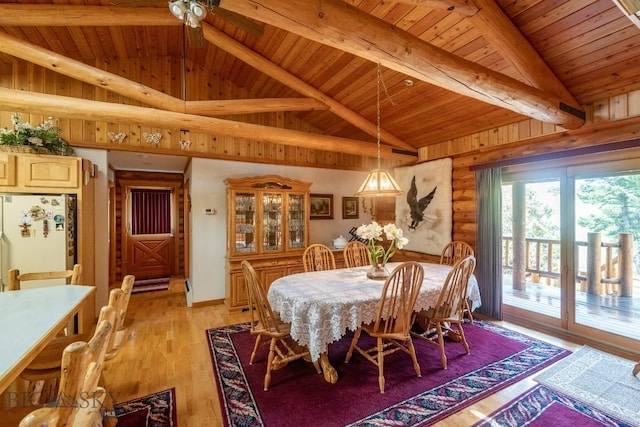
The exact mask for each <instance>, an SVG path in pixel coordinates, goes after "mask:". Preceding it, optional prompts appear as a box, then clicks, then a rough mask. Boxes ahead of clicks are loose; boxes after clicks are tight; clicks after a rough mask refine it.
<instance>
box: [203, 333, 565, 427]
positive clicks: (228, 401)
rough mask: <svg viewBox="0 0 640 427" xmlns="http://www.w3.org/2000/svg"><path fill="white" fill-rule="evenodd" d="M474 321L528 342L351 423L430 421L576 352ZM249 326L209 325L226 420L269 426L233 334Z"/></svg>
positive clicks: (228, 421)
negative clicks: (486, 362) (490, 362)
mask: <svg viewBox="0 0 640 427" xmlns="http://www.w3.org/2000/svg"><path fill="white" fill-rule="evenodd" d="M474 324H475V325H476V326H480V327H482V328H485V329H487V330H489V331H491V332H494V333H496V334H498V335H502V336H504V337H507V338H510V339H512V340H515V341H518V342H520V343H522V344H524V345H526V346H527V347H526V348H524V349H523V350H522V351H520V352H518V353H515V354H513V355H511V356H509V357H507V358H505V359H502V360H499V361H496V362H494V363H492V364H490V365H487V366H483V367H482V368H479V369H477V370H475V371H473V372H470V373H468V374H466V375H464V376H461V377H458V378H456V379H454V380H452V381H449V382H448V383H445V384H442V385H440V386H438V387H435V388H432V389H430V390H426V391H424V392H422V393H420V394H418V395H416V396H413V397H411V398H409V399H406V400H404V401H402V402H398V403H397V404H395V405H393V406H390V407H388V408H385V409H384V410H383V411H380V412H376V413H373V414H371V415H369V416H367V417H365V418H363V419H360V420H358V421H356V422H354V423H352V424H349V426H355V425H363V424H368V425H375V424H379V423H382V422H384V421H385V420H389V419H395V420H402V422H403V423H404V424H405V425H414V426H417V425H430V424H432V423H434V422H436V421H438V420H441V419H443V418H445V417H447V416H449V415H451V414H452V413H453V412H457V411H458V410H460V409H462V408H463V407H466V406H468V405H470V404H472V403H474V402H476V401H478V400H480V399H482V398H484V397H485V396H487V395H489V394H492V393H495V392H496V391H498V390H500V389H503V388H505V387H506V386H508V385H510V384H512V383H514V382H516V381H518V380H519V379H520V378H522V377H525V376H529V375H531V374H533V373H535V372H538V371H539V370H541V369H543V368H545V367H546V366H548V365H550V364H552V363H554V362H555V361H557V360H559V359H561V358H563V357H565V356H567V355H569V354H570V353H571V352H570V351H568V350H565V349H563V348H560V347H557V346H555V345H553V344H550V343H547V342H544V341H540V340H538V339H535V338H532V337H529V336H527V335H524V334H522V333H519V332H516V331H512V330H509V329H506V328H503V327H501V326H498V325H495V324H492V323H489V322H484V321H475V322H474ZM248 330H249V323H240V324H237V325H228V326H223V327H220V328H214V329H209V330H207V331H206V333H207V338H208V341H209V353H210V355H211V360H212V364H213V365H214V367H215V369H214V377H215V378H216V381H217V384H218V391H219V395H220V399H221V400H222V402H221V406H222V411H223V412H224V413H225V415H226V419H225V420H224V422H225V423H226V425H232V426H252V427H253V426H264V423H263V421H262V418H261V415H260V412H259V410H258V407H257V404H256V402H255V398H254V396H253V393H252V391H251V388H250V386H249V384H248V381H247V378H246V375H245V374H244V371H243V369H242V365H241V363H240V359H239V357H238V354H237V352H236V349H235V347H234V345H233V342H232V339H231V335H232V334H234V333H239V332H243V331H248ZM215 353H217V354H218V357H216V354H215Z"/></svg>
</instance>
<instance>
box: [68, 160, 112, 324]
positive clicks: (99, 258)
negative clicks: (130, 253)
mask: <svg viewBox="0 0 640 427" xmlns="http://www.w3.org/2000/svg"><path fill="white" fill-rule="evenodd" d="M74 151H75V152H74V156H78V157H82V158H84V159H87V160H90V161H91V163H93V164H94V165H96V166H97V171H98V173H97V175H96V177H95V178H92V179H94V180H95V209H94V212H95V220H94V224H95V227H94V228H93V232H94V233H95V242H96V243H95V246H96V247H95V266H94V268H95V279H96V283H95V286H96V313H98V312H99V311H100V308H101V307H103V306H105V305H107V304H108V303H109V181H108V177H107V173H108V161H107V151H106V150H92V149H90V148H74Z"/></svg>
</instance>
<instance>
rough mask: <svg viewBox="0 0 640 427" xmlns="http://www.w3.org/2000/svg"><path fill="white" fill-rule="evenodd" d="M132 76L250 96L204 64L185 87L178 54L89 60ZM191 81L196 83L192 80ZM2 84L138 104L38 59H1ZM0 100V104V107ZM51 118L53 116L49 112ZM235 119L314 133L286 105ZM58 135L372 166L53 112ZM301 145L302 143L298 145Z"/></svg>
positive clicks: (100, 143)
mask: <svg viewBox="0 0 640 427" xmlns="http://www.w3.org/2000/svg"><path fill="white" fill-rule="evenodd" d="M91 65H93V66H95V67H96V68H99V69H103V70H105V71H109V72H111V73H114V74H117V75H119V76H122V77H125V78H128V79H131V80H132V81H135V82H139V83H141V84H144V85H147V86H149V87H152V88H154V89H156V90H159V91H162V92H165V93H167V94H170V95H171V96H174V97H176V98H179V99H184V95H185V94H186V99H188V100H190V101H196V100H223V99H244V98H253V97H254V95H253V94H251V93H248V92H247V91H246V90H244V89H242V88H239V87H237V86H235V85H233V84H232V83H230V82H229V81H227V80H222V79H219V78H218V77H217V76H212V75H210V74H209V73H208V72H207V71H206V70H203V69H199V68H198V69H194V68H189V67H188V66H187V67H186V72H187V78H186V81H187V82H189V83H188V84H186V87H184V88H183V79H182V64H181V63H180V60H179V59H177V58H170V57H164V58H155V59H144V60H143V59H137V58H134V59H130V60H120V61H112V62H106V61H105V62H98V63H96V64H91ZM194 82H196V83H194ZM0 87H6V88H11V89H22V90H27V91H32V92H41V93H46V94H53V95H61V96H71V97H76V98H84V99H88V100H96V101H106V102H111V103H120V104H126V105H135V106H141V105H142V104H141V103H140V102H138V101H132V100H131V99H129V98H127V97H124V96H120V95H118V94H114V93H112V92H110V91H107V90H105V89H102V88H99V87H95V86H92V85H89V84H86V83H82V82H79V81H77V80H74V79H71V78H69V77H66V76H63V75H60V74H57V73H55V72H52V71H49V70H46V69H43V68H41V67H39V66H36V65H33V64H30V63H26V62H23V61H18V62H16V63H13V64H5V65H2V66H0ZM1 109H2V107H1V106H0V110H1ZM44 118H45V117H43V116H42V115H35V114H33V115H27V114H25V115H24V116H23V121H28V122H31V123H34V124H39V123H41V122H42V121H43V119H44ZM54 118H55V117H54ZM219 118H221V119H229V120H234V121H240V122H249V123H255V124H261V125H266V126H273V127H279V128H286V129H291V130H296V131H301V132H308V133H318V131H317V130H316V129H315V128H313V127H312V126H310V125H309V124H307V123H305V122H303V121H301V120H299V119H297V118H296V117H295V116H294V114H292V113H286V112H278V113H262V114H245V115H234V116H227V117H219ZM57 123H58V125H59V127H60V129H61V133H60V135H61V136H62V137H63V138H64V139H66V140H67V141H69V143H70V145H71V146H77V147H89V148H104V149H114V150H124V151H157V152H158V153H159V154H174V155H189V156H195V157H209V158H217V159H225V160H240V161H251V162H259V163H282V164H289V165H297V166H311V167H324V168H336V169H351V170H369V169H372V168H374V167H375V166H376V164H375V159H374V158H370V157H363V156H357V155H351V154H342V153H334V152H328V151H321V150H313V149H307V148H304V147H303V146H295V147H294V146H287V145H281V144H273V143H266V142H260V141H254V140H247V139H241V138H233V137H228V136H225V135H218V134H215V133H212V134H210V135H209V134H207V135H204V134H197V133H193V132H191V133H189V132H183V131H181V129H162V128H150V127H145V126H138V125H123V124H117V123H108V122H94V121H89V120H74V119H65V118H58V119H57ZM0 127H8V128H11V127H12V124H11V111H6V110H4V111H0ZM110 132H112V133H114V134H117V133H124V134H125V135H127V136H126V138H125V139H124V140H123V141H122V142H121V143H118V142H113V141H112V140H111V138H110V137H109V133H110ZM145 133H147V134H152V133H160V134H161V135H162V138H161V139H160V141H159V143H158V144H155V143H152V142H147V140H146V139H145V137H144V134H145ZM183 139H188V140H190V141H191V145H190V147H189V148H188V150H187V149H183V148H181V145H180V141H181V140H183ZM301 145H302V144H301ZM399 164H400V162H398V161H393V162H385V161H383V167H386V168H391V167H394V166H397V165H399Z"/></svg>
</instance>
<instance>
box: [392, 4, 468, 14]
mask: <svg viewBox="0 0 640 427" xmlns="http://www.w3.org/2000/svg"><path fill="white" fill-rule="evenodd" d="M396 3H402V4H410V5H412V6H424V7H428V8H429V9H437V10H448V11H449V12H457V13H459V14H461V15H465V16H473V15H474V14H475V13H476V12H478V8H477V7H476V5H474V4H473V2H472V1H471V0H396Z"/></svg>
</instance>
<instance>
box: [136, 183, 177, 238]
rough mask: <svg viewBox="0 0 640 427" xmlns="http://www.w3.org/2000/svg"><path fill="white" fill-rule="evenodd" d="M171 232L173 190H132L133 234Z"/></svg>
mask: <svg viewBox="0 0 640 427" xmlns="http://www.w3.org/2000/svg"><path fill="white" fill-rule="evenodd" d="M168 233H171V190H147V189H132V190H131V234H134V235H135V234H168Z"/></svg>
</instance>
